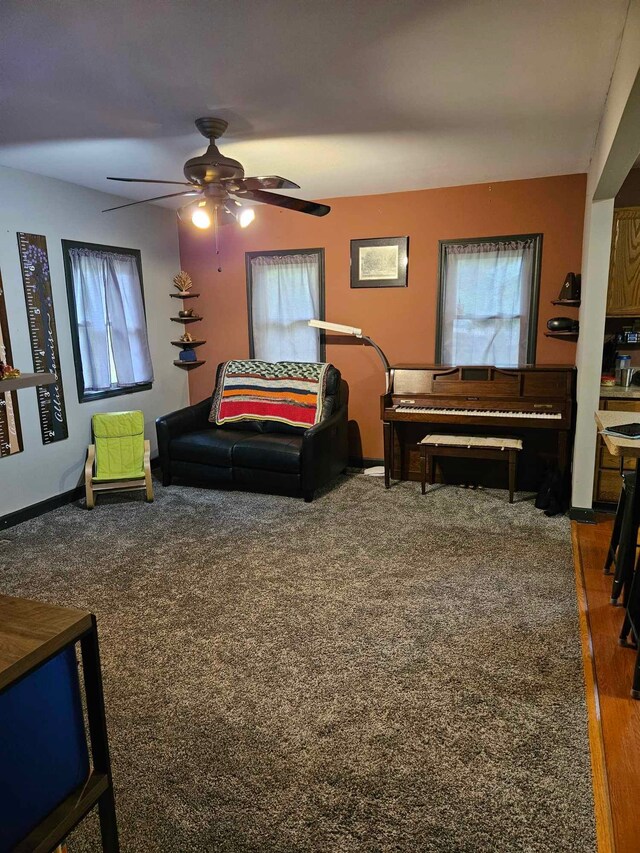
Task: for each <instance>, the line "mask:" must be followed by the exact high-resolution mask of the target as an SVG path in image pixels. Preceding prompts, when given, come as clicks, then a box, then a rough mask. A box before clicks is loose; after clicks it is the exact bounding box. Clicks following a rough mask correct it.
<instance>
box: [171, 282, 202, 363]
mask: <svg viewBox="0 0 640 853" xmlns="http://www.w3.org/2000/svg"><path fill="white" fill-rule="evenodd" d="M173 283H174V285H175V286H176V288H177V289H178V293H172V294H170V295H171V296H172V297H173V298H174V299H183V300H184V299H197V297H198V296H200V294H199V293H193V292H192V290H191V288H192V287H193V282H192V281H191V276H190V275H189V273H187V272H185V271H184V270H180V272H179V273H178V275H176V276H175V277H174V279H173ZM171 320H172V321H173V322H174V323H183V324H184V325H185V326H186V325H187V324H189V323H197V322H198V321H199V320H202V317H201V316H200V315H198V314H194V312H193V308H183V309H182V310H180V311H178V316H177V317H171ZM171 343H172V345H173V346H174V347H182V350H181V352H180V355H179V356H178V358H177V359H174V362H173V363H174V364H175V366H176V367H182V368H185V369H190V368H192V367H200V365H202V364H205V361H206V360H205V359H198V358H197V357H196V352H195V349H196V347H199V346H202V345H203V344H206V340H204V339H199V340H198V339H196V338H194V337H193V335H192V334H190V332H189V331H187V329H186V328H185V330H184V334H183V335H181V336H180V338H179V339H178V340H176V341H171Z"/></svg>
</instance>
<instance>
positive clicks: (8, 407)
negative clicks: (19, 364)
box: [0, 277, 22, 459]
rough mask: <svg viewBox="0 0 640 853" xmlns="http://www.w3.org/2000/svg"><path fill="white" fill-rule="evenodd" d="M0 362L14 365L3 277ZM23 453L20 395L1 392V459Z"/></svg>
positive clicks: (0, 288)
mask: <svg viewBox="0 0 640 853" xmlns="http://www.w3.org/2000/svg"><path fill="white" fill-rule="evenodd" d="M0 361H2V362H3V363H4V364H11V365H12V364H13V357H12V355H11V341H10V340H9V323H8V321H7V308H6V305H5V302H4V290H3V288H2V277H0ZM21 452H22V430H21V429H20V412H19V409H18V395H17V394H16V392H15V391H4V392H0V459H2V458H3V457H4V456H13V454H14V453H21Z"/></svg>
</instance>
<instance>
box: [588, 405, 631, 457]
mask: <svg viewBox="0 0 640 853" xmlns="http://www.w3.org/2000/svg"><path fill="white" fill-rule="evenodd" d="M636 423H640V412H616V411H609V410H607V411H605V410H604V409H599V410H598V411H597V412H596V424H597V426H598V430H603V429H609V428H610V427H613V426H621V425H622V424H636ZM602 439H603V441H604V443H605V444H606V445H607V450H608V451H609V453H610V454H611V455H612V456H617V457H620V458H622V457H624V458H625V459H638V458H639V457H640V438H638V439H635V438H616V437H615V436H614V435H602Z"/></svg>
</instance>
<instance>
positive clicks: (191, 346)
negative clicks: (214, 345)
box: [171, 341, 206, 349]
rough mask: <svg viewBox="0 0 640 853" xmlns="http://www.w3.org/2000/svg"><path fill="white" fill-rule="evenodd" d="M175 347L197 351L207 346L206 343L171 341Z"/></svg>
mask: <svg viewBox="0 0 640 853" xmlns="http://www.w3.org/2000/svg"><path fill="white" fill-rule="evenodd" d="M171 343H172V344H173V345H174V347H182V348H183V349H195V348H196V347H201V346H202V344H206V341H171Z"/></svg>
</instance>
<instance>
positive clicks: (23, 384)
mask: <svg viewBox="0 0 640 853" xmlns="http://www.w3.org/2000/svg"><path fill="white" fill-rule="evenodd" d="M55 381H56V377H55V374H54V373H21V374H20V376H16V377H15V378H14V379H0V394H1V393H3V392H4V391H18V390H19V389H20V388H36V387H37V386H39V385H53V383H54V382H55Z"/></svg>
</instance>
